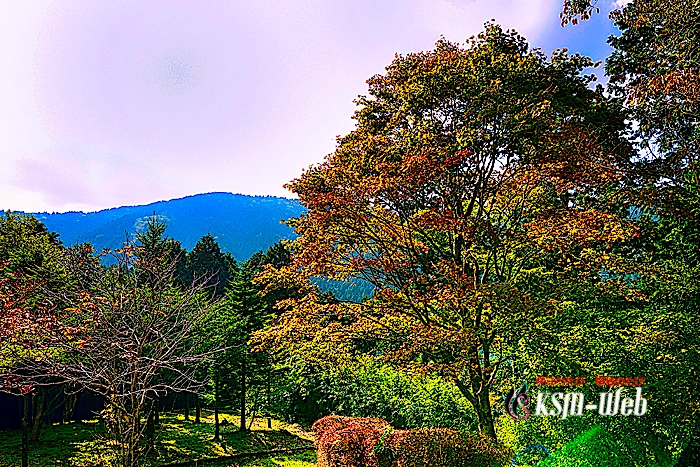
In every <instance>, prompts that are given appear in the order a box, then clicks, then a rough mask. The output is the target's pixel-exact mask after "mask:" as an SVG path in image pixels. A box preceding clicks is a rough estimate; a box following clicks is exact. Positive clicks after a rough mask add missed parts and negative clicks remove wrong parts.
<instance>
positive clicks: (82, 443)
mask: <svg viewBox="0 0 700 467" xmlns="http://www.w3.org/2000/svg"><path fill="white" fill-rule="evenodd" d="M220 419H221V420H226V422H225V424H224V425H223V426H222V427H221V440H220V441H214V420H213V415H212V414H211V413H208V412H203V413H202V423H200V424H195V423H194V422H192V421H185V419H184V417H183V416H182V415H180V414H167V415H163V416H161V420H160V427H159V430H158V433H157V435H156V443H155V450H154V451H153V452H151V453H150V455H149V457H148V460H147V463H146V465H147V466H158V465H164V464H168V463H172V462H181V461H194V460H195V459H199V460H202V459H214V458H219V457H224V456H231V455H235V454H240V453H250V452H258V451H269V450H276V449H291V448H302V447H309V451H307V452H303V453H301V454H293V455H288V456H284V455H276V456H272V457H269V458H257V459H246V460H235V461H231V460H229V461H224V460H223V459H222V461H221V462H217V463H215V464H211V463H207V465H215V466H217V467H228V466H239V465H240V466H249V467H275V466H286V467H311V466H314V465H315V454H314V453H313V450H314V448H313V441H312V437H311V434H310V433H308V432H305V431H304V430H302V429H301V428H300V427H298V426H296V425H288V424H285V423H283V422H279V421H275V420H273V425H272V429H271V430H270V429H267V421H266V420H256V422H255V424H254V425H253V427H252V429H251V431H250V432H247V433H239V432H238V426H237V425H236V424H235V417H234V416H232V415H227V414H221V415H220ZM103 435H104V430H103V429H102V426H101V425H100V424H98V423H97V422H92V423H73V424H69V425H48V426H45V427H44V428H43V429H42V436H41V440H40V441H39V442H38V443H37V444H34V445H32V446H30V453H29V464H30V465H31V466H33V467H49V466H56V467H68V466H70V467H91V466H104V465H108V455H109V453H108V451H107V450H106V449H105V447H104V446H105V443H104V441H103V440H102V437H103ZM20 443H21V432H20V431H0V467H17V466H19V465H20V464H21V462H20V461H21V457H20V446H21V444H20ZM192 465H194V463H193V464H192Z"/></svg>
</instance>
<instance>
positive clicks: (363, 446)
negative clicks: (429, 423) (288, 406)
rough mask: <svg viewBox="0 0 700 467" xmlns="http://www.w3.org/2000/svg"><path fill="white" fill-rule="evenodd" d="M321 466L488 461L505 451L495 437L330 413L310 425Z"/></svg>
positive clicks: (443, 465)
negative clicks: (399, 427) (408, 427)
mask: <svg viewBox="0 0 700 467" xmlns="http://www.w3.org/2000/svg"><path fill="white" fill-rule="evenodd" d="M312 429H313V431H314V433H315V434H316V442H317V445H318V466H319V467H428V466H430V467H471V466H478V467H487V466H491V465H498V464H500V463H501V462H503V461H505V460H506V459H507V458H508V457H509V453H508V452H507V451H506V450H504V449H503V447H502V446H501V445H499V444H497V443H495V442H492V441H489V440H487V439H483V438H477V437H474V436H472V435H470V434H469V433H466V432H460V431H455V430H448V429H441V428H438V429H436V428H430V429H421V430H394V429H393V428H392V427H391V425H389V423H387V422H386V421H384V420H382V419H378V418H350V417H340V416H337V415H331V416H328V417H324V418H322V419H320V420H318V421H317V422H316V423H314V424H313V427H312Z"/></svg>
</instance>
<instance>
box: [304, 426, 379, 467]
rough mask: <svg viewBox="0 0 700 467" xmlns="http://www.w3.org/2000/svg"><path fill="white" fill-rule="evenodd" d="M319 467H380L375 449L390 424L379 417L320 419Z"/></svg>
mask: <svg viewBox="0 0 700 467" xmlns="http://www.w3.org/2000/svg"><path fill="white" fill-rule="evenodd" d="M311 429H312V430H313V431H314V433H315V434H316V444H317V446H318V455H317V465H318V467H379V464H378V463H377V459H376V456H375V455H374V448H375V446H376V445H377V443H378V442H379V440H380V438H381V437H382V435H384V434H385V433H388V431H389V430H391V425H389V423H387V422H386V421H385V420H382V419H380V418H351V417H340V416H338V415H329V416H328V417H324V418H322V419H320V420H317V421H316V422H315V423H314V424H313V426H312V427H311Z"/></svg>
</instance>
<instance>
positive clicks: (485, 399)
mask: <svg viewBox="0 0 700 467" xmlns="http://www.w3.org/2000/svg"><path fill="white" fill-rule="evenodd" d="M477 400H478V404H479V406H480V410H477V413H476V414H477V417H478V419H479V431H480V432H481V433H483V434H485V435H486V436H488V437H489V438H493V439H496V427H495V426H494V424H493V413H492V412H491V400H490V399H489V392H488V391H486V390H484V391H482V392H481V393H480V394H479V396H478V398H477Z"/></svg>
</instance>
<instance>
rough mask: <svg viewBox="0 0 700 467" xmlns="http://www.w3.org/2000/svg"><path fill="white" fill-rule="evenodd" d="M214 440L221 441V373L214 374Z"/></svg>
mask: <svg viewBox="0 0 700 467" xmlns="http://www.w3.org/2000/svg"><path fill="white" fill-rule="evenodd" d="M214 440H215V441H218V440H219V372H216V373H214Z"/></svg>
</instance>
